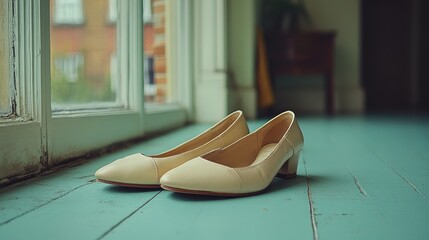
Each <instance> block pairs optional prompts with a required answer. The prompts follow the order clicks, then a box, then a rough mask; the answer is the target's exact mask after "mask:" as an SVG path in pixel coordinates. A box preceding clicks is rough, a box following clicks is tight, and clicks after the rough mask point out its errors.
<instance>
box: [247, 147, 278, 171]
mask: <svg viewBox="0 0 429 240" xmlns="http://www.w3.org/2000/svg"><path fill="white" fill-rule="evenodd" d="M276 145H277V144H276V143H270V144H267V145H265V146H263V147H262V148H261V150H259V152H258V154H257V155H256V158H255V161H253V163H252V164H251V166H253V165H256V164H258V163H260V162H262V161H263V160H264V159H265V158H267V157H268V156H269V155H270V154H271V153H272V152H273V151H274V148H275V147H276Z"/></svg>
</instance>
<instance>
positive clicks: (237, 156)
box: [161, 111, 304, 196]
mask: <svg viewBox="0 0 429 240" xmlns="http://www.w3.org/2000/svg"><path fill="white" fill-rule="evenodd" d="M303 145H304V139H303V136H302V132H301V130H300V128H299V126H298V123H297V121H296V119H295V114H294V113H293V112H291V111H287V112H284V113H282V114H280V115H278V116H277V117H275V118H273V119H272V120H270V121H269V122H268V123H266V124H265V125H263V126H262V127H260V128H259V129H258V130H256V131H255V132H253V133H251V134H249V135H247V136H245V137H243V138H242V139H240V140H238V141H237V142H235V143H233V144H231V145H230V146H228V147H226V148H223V149H219V150H216V151H213V152H211V153H208V154H206V155H203V156H201V157H197V158H195V159H192V160H190V161H188V162H186V163H185V164H183V165H181V166H179V167H177V168H175V169H172V170H170V171H169V172H167V173H166V174H164V176H162V178H161V187H162V188H164V189H166V190H170V191H173V192H180V193H190V194H202V195H220V196H242V195H252V194H256V193H259V192H261V191H263V190H264V189H265V188H266V187H268V185H269V184H270V183H271V181H272V180H273V178H274V177H275V176H276V175H278V176H281V177H284V178H292V177H295V176H296V171H297V166H298V159H299V154H300V151H301V150H302V148H303Z"/></svg>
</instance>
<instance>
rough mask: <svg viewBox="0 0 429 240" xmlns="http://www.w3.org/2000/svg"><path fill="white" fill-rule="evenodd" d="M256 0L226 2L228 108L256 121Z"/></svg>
mask: <svg viewBox="0 0 429 240" xmlns="http://www.w3.org/2000/svg"><path fill="white" fill-rule="evenodd" d="M255 34H256V0H232V1H227V69H228V84H229V89H230V91H229V94H228V105H229V106H228V109H229V111H233V110H235V109H241V110H243V111H244V113H245V115H246V117H248V118H255V117H256V113H257V93H256V88H255V86H256V84H255V50H256V49H255V46H256V45H255V44H256V43H255V41H256V38H255V36H256V35H255Z"/></svg>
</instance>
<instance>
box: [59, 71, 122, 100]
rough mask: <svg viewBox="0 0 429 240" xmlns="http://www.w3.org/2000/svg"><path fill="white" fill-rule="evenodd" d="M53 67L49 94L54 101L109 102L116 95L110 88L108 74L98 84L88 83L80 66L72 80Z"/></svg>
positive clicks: (88, 80)
mask: <svg viewBox="0 0 429 240" xmlns="http://www.w3.org/2000/svg"><path fill="white" fill-rule="evenodd" d="M52 67H53V74H52V79H51V95H52V102H54V103H67V104H71V103H87V102H111V101H115V99H116V95H115V93H114V92H112V90H111V81H110V75H107V76H106V77H105V78H104V79H103V83H102V84H99V86H95V84H90V79H86V78H85V75H84V71H83V68H82V67H79V68H78V78H77V80H76V81H74V82H72V81H70V79H68V78H67V76H65V75H64V74H62V73H61V71H60V70H58V69H56V68H55V66H52Z"/></svg>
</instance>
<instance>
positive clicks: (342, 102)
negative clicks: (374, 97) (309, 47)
mask: <svg viewBox="0 0 429 240" xmlns="http://www.w3.org/2000/svg"><path fill="white" fill-rule="evenodd" d="M275 96H276V103H275V110H276V111H278V112H280V111H284V110H293V111H296V112H303V113H309V114H322V113H325V91H324V89H323V88H320V87H295V88H288V89H276V90H275ZM335 96H336V97H335V112H336V113H347V114H361V113H363V112H364V111H365V93H364V90H363V89H362V88H361V87H359V86H357V87H349V86H347V87H337V89H336V93H335Z"/></svg>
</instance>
